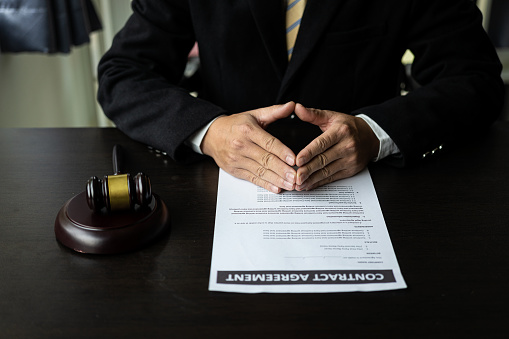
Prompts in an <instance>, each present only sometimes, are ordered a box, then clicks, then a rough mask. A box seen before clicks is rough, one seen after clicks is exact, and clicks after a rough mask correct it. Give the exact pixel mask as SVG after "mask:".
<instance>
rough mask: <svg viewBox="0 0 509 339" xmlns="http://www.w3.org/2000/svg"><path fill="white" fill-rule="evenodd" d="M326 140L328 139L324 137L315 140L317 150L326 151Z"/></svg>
mask: <svg viewBox="0 0 509 339" xmlns="http://www.w3.org/2000/svg"><path fill="white" fill-rule="evenodd" d="M328 139H329V138H328V137H326V136H322V137H320V138H318V139H316V142H317V144H318V148H319V149H320V150H325V149H327V148H328V145H329V143H328Z"/></svg>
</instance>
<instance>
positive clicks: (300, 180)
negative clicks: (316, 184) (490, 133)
mask: <svg viewBox="0 0 509 339" xmlns="http://www.w3.org/2000/svg"><path fill="white" fill-rule="evenodd" d="M306 179H307V177H306V176H304V175H302V174H301V175H297V181H296V182H295V183H296V184H298V185H302V184H303V183H304V181H306Z"/></svg>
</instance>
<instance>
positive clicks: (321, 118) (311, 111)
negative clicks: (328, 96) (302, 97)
mask: <svg viewBox="0 0 509 339" xmlns="http://www.w3.org/2000/svg"><path fill="white" fill-rule="evenodd" d="M295 114H296V115H297V116H298V117H299V119H300V120H302V121H305V122H309V123H310V124H313V125H316V126H319V127H321V126H323V125H327V124H328V123H329V120H330V114H329V112H328V111H324V110H321V109H315V108H306V107H304V106H302V105H301V104H297V105H295Z"/></svg>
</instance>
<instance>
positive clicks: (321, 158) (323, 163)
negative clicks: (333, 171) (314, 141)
mask: <svg viewBox="0 0 509 339" xmlns="http://www.w3.org/2000/svg"><path fill="white" fill-rule="evenodd" d="M317 159H318V161H319V162H320V167H321V168H324V167H325V166H327V164H328V163H329V159H328V158H327V156H326V155H325V154H323V153H320V154H318V155H317Z"/></svg>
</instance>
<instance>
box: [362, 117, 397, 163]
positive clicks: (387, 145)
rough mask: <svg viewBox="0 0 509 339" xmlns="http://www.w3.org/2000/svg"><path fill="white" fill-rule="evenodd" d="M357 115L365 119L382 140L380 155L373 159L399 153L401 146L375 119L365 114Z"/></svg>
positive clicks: (376, 159)
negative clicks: (399, 146) (397, 144)
mask: <svg viewBox="0 0 509 339" xmlns="http://www.w3.org/2000/svg"><path fill="white" fill-rule="evenodd" d="M356 117H358V118H361V119H362V120H364V121H365V122H366V123H367V124H368V125H369V127H371V129H372V130H373V132H374V133H375V135H376V137H377V138H378V140H380V148H379V149H378V156H377V157H376V158H375V159H374V160H373V161H378V160H381V159H383V158H385V157H388V156H389V155H393V154H397V153H399V152H400V151H399V148H398V146H396V144H395V143H394V141H392V139H391V137H390V136H389V135H388V134H387V133H386V132H385V131H384V130H383V128H382V127H380V126H379V125H378V124H377V123H376V122H375V121H374V120H373V119H371V118H370V117H368V116H367V115H365V114H359V115H356Z"/></svg>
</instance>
